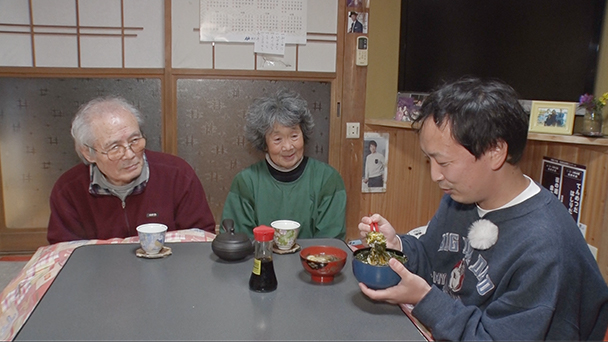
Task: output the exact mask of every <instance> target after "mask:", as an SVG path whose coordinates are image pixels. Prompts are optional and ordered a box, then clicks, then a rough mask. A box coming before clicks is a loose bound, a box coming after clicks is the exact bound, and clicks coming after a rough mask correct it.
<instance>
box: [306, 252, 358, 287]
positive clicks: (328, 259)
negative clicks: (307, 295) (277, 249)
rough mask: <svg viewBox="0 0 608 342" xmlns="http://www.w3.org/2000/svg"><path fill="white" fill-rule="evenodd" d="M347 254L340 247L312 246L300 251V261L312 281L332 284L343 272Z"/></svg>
mask: <svg viewBox="0 0 608 342" xmlns="http://www.w3.org/2000/svg"><path fill="white" fill-rule="evenodd" d="M347 256H348V255H347V254H346V252H345V251H343V250H342V249H340V248H338V247H332V246H310V247H306V248H304V249H302V250H301V251H300V261H302V266H303V267H304V269H305V270H306V272H308V273H310V275H311V276H312V280H313V281H315V282H318V283H330V282H332V281H333V280H334V276H335V275H336V274H337V273H338V272H340V271H341V270H342V268H343V267H344V264H345V263H346V258H347Z"/></svg>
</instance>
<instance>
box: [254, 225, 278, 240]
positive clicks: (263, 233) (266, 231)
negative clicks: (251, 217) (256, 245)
mask: <svg viewBox="0 0 608 342" xmlns="http://www.w3.org/2000/svg"><path fill="white" fill-rule="evenodd" d="M253 237H254V238H255V239H256V240H257V241H272V239H273V237H274V228H271V227H268V226H259V227H255V228H253Z"/></svg>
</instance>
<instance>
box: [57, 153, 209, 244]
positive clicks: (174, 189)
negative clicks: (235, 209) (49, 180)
mask: <svg viewBox="0 0 608 342" xmlns="http://www.w3.org/2000/svg"><path fill="white" fill-rule="evenodd" d="M146 158H147V160H148V165H149V168H150V177H149V179H148V183H147V184H146V187H145V189H144V190H143V192H142V193H140V194H131V195H129V196H127V198H126V199H125V205H124V208H123V204H122V201H121V200H120V198H118V197H116V196H113V195H92V194H91V193H89V184H90V176H89V166H88V165H85V164H79V165H76V166H74V167H73V168H71V169H70V170H68V171H67V172H65V173H64V174H63V175H61V177H59V179H58V180H57V182H56V183H55V185H54V187H53V190H52V192H51V198H50V202H51V217H50V220H49V227H48V232H47V240H48V241H49V243H51V244H53V243H57V242H62V241H72V240H82V239H110V238H125V237H129V236H136V235H137V231H136V230H135V228H136V227H137V226H138V225H140V224H143V223H152V222H157V223H163V224H166V225H167V226H168V227H169V230H178V229H188V228H200V229H203V230H206V231H208V232H212V233H214V232H215V221H214V219H213V214H212V213H211V209H209V204H208V203H207V198H206V197H205V191H204V190H203V185H202V184H201V182H200V180H199V179H198V177H197V176H196V173H195V172H194V169H192V167H191V166H190V164H188V163H187V162H186V161H185V160H183V159H181V158H179V157H176V156H173V155H171V154H166V153H161V152H154V151H149V150H146Z"/></svg>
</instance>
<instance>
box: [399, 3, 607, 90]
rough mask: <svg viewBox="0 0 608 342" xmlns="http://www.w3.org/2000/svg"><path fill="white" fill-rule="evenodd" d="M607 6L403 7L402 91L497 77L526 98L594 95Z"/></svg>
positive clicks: (400, 58)
mask: <svg viewBox="0 0 608 342" xmlns="http://www.w3.org/2000/svg"><path fill="white" fill-rule="evenodd" d="M605 4H606V0H402V4H401V6H402V8H401V38H400V53H399V54H400V56H399V91H402V92H429V91H431V90H432V89H433V88H435V87H436V86H438V85H439V84H441V83H442V82H444V81H450V80H454V79H457V78H460V77H462V76H477V77H492V78H499V79H502V80H503V81H505V82H507V83H509V84H510V85H511V86H512V87H513V88H515V90H516V91H517V92H518V93H519V95H520V96H521V98H522V99H528V100H547V101H570V102H576V101H578V99H579V96H580V95H581V94H583V93H593V88H594V84H595V75H596V71H597V59H598V52H599V51H598V50H599V41H600V37H601V29H602V19H603V16H604V8H605Z"/></svg>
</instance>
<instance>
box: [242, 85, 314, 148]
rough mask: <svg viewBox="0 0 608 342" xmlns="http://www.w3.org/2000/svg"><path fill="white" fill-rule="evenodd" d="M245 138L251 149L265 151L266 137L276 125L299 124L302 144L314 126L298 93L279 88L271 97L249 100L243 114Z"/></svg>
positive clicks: (305, 103)
mask: <svg viewBox="0 0 608 342" xmlns="http://www.w3.org/2000/svg"><path fill="white" fill-rule="evenodd" d="M245 119H246V124H245V136H246V137H247V140H249V142H251V144H252V145H253V147H255V148H256V149H258V150H260V151H266V150H267V147H268V146H266V134H267V133H269V132H270V131H271V130H272V129H273V127H274V125H275V124H276V123H278V124H280V125H283V126H285V127H294V126H297V125H299V126H300V129H301V130H302V135H303V137H304V143H305V144H306V143H307V142H308V140H309V139H310V138H311V136H312V131H313V127H314V126H315V123H314V120H313V118H312V114H310V111H309V110H308V104H307V102H306V100H304V99H303V98H302V97H301V96H300V95H299V94H298V93H296V92H294V91H289V90H287V89H280V90H279V91H277V92H276V93H275V94H273V95H270V96H267V97H261V98H258V99H256V100H255V101H253V103H252V104H251V106H249V108H248V109H247V113H246V114H245Z"/></svg>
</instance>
